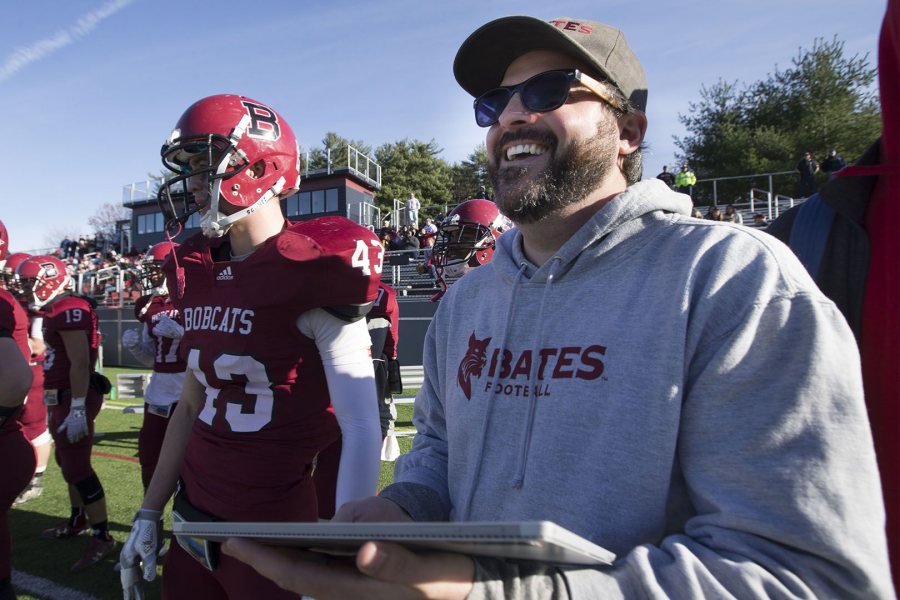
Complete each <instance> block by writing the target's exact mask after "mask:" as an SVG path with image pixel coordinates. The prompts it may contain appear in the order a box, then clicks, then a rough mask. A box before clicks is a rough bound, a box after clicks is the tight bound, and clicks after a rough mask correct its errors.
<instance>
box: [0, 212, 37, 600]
mask: <svg viewBox="0 0 900 600" xmlns="http://www.w3.org/2000/svg"><path fill="white" fill-rule="evenodd" d="M8 249H9V238H8V237H7V233H6V227H5V226H4V225H3V222H2V221H0V268H2V267H3V263H4V262H5V260H6V254H7V251H8ZM27 332H28V316H27V315H26V314H25V311H24V310H23V309H22V307H21V306H20V305H19V303H18V302H17V301H16V299H15V298H14V297H13V296H12V294H10V293H9V292H8V291H6V290H5V289H0V456H2V457H3V476H2V477H0V598H4V599H7V598H12V599H14V598H15V597H16V595H15V592H14V591H13V588H12V582H11V581H10V574H11V573H12V566H11V563H10V560H11V556H12V542H11V539H10V534H9V508H10V506H12V503H13V501H14V500H15V499H16V496H17V495H18V494H19V492H21V491H22V488H24V487H25V486H26V485H28V480H29V479H31V476H32V474H34V466H35V456H34V448H33V447H32V446H31V444H29V443H28V440H27V439H26V438H25V434H24V433H23V432H22V427H21V425H20V424H19V423H18V422H17V421H16V418H17V417H18V415H19V412H20V411H21V409H22V403H23V401H24V400H25V396H26V395H27V394H28V388H29V387H31V377H32V376H31V369H30V368H29V366H28V358H29V357H30V355H31V351H30V350H29V348H28V333H27Z"/></svg>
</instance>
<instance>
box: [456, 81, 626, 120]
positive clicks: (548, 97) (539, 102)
mask: <svg viewBox="0 0 900 600" xmlns="http://www.w3.org/2000/svg"><path fill="white" fill-rule="evenodd" d="M575 81H577V82H579V83H580V84H581V85H583V86H585V87H586V88H588V89H589V90H591V91H592V92H593V93H594V94H596V95H597V96H599V97H600V99H601V100H603V101H604V102H606V103H607V104H609V105H610V106H612V107H613V108H615V109H617V110H624V109H623V107H622V105H621V104H620V103H619V102H617V101H615V100H614V99H613V98H612V97H610V95H609V92H607V91H606V90H605V89H604V86H603V85H602V84H601V82H600V81H598V80H596V79H594V78H593V77H591V76H589V75H585V74H584V73H582V72H581V71H579V70H578V69H561V70H555V71H544V72H543V73H538V74H537V75H535V76H534V77H530V78H528V79H526V80H525V81H523V82H522V83H519V84H516V85H505V86H500V87H496V88H494V89H492V90H488V91H487V92H485V93H483V94H482V95H480V96H478V97H477V98H475V102H474V104H473V106H474V107H475V122H476V123H478V125H479V127H490V126H491V125H493V124H494V123H496V122H497V121H498V120H499V119H500V115H501V114H502V113H503V109H505V108H506V105H507V104H509V101H510V100H512V97H513V95H514V94H516V93H517V92H518V94H519V97H520V98H521V99H522V104H523V105H524V106H525V108H527V109H528V110H530V111H534V112H550V111H551V110H556V109H557V108H559V107H560V106H562V105H563V104H565V102H566V100H567V99H568V98H569V93H570V92H571V91H572V83H573V82H575Z"/></svg>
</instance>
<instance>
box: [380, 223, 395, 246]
mask: <svg viewBox="0 0 900 600" xmlns="http://www.w3.org/2000/svg"><path fill="white" fill-rule="evenodd" d="M392 239H394V235H393V233H392V232H391V230H390V229H388V228H384V229H382V230H381V245H382V246H384V249H385V250H391V249H392V248H390V244H391V240H392Z"/></svg>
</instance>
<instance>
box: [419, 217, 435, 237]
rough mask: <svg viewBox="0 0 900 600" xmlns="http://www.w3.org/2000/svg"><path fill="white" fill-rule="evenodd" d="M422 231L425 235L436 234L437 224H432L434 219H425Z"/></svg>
mask: <svg viewBox="0 0 900 600" xmlns="http://www.w3.org/2000/svg"><path fill="white" fill-rule="evenodd" d="M422 233H423V234H425V235H435V234H437V226H436V225H435V224H434V219H425V227H423V228H422Z"/></svg>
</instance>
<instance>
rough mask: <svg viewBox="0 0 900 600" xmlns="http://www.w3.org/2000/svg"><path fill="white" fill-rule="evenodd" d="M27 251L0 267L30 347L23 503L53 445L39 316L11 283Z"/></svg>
mask: <svg viewBox="0 0 900 600" xmlns="http://www.w3.org/2000/svg"><path fill="white" fill-rule="evenodd" d="M30 257H31V255H30V254H26V253H25V252H16V253H15V254H10V255H9V256H7V257H6V264H5V265H4V266H3V268H2V269H0V272H2V274H3V277H2V280H3V286H5V287H6V288H7V290H9V292H10V293H11V294H13V296H16V299H17V300H18V301H19V303H20V304H22V306H23V308H24V309H25V312H26V314H27V315H28V346H29V347H30V348H31V359H30V361H29V364H30V365H31V374H32V383H31V389H30V390H29V391H28V398H27V399H26V400H25V406H24V407H23V408H22V413H21V414H20V415H19V422H20V423H21V424H22V429H23V430H24V431H25V437H26V438H28V441H29V442H31V445H32V446H34V451H35V454H36V455H37V468H36V469H35V471H34V477H32V478H31V481H29V482H28V485H27V486H26V487H25V489H24V490H22V493H21V494H19V496H18V498H16V501H15V502H14V503H13V504H15V505H19V504H24V503H26V502H28V501H29V500H34V499H35V498H38V497H39V496H40V495H41V494H42V493H43V492H44V473H45V472H46V470H47V463H48V462H49V460H50V451H51V450H52V449H53V438H52V437H51V436H50V430H49V429H48V428H47V407H46V406H45V405H44V367H43V362H44V348H45V345H44V333H43V317H41V315H40V313H38V312H36V311H33V310H31V309H29V308H28V302H27V301H26V299H25V297H24V296H23V295H22V294H21V290H19V289H18V287H17V286H16V285H14V284H13V278H14V276H15V273H16V268H17V267H18V266H19V264H20V263H21V262H22V261H24V260H25V259H26V258H30Z"/></svg>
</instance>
